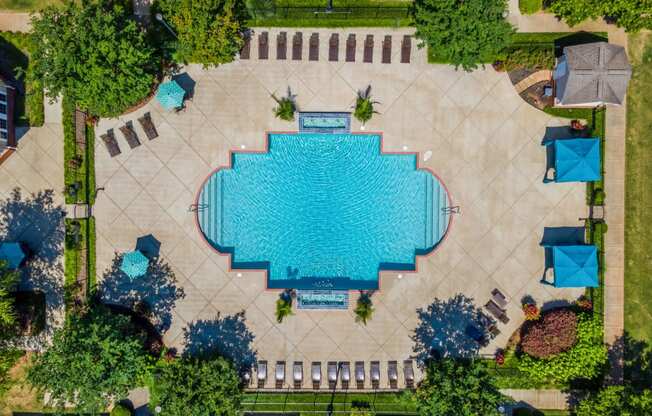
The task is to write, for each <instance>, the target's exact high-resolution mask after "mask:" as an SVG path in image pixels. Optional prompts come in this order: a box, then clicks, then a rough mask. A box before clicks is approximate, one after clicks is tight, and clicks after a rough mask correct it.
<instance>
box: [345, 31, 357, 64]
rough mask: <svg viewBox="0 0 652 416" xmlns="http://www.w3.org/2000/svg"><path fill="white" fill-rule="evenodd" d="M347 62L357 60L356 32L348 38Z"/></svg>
mask: <svg viewBox="0 0 652 416" xmlns="http://www.w3.org/2000/svg"><path fill="white" fill-rule="evenodd" d="M346 62H355V34H354V33H351V34H350V35H349V37H348V38H347V39H346Z"/></svg>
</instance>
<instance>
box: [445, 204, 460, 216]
mask: <svg viewBox="0 0 652 416" xmlns="http://www.w3.org/2000/svg"><path fill="white" fill-rule="evenodd" d="M441 211H442V212H443V213H444V214H459V213H460V206H459V205H457V206H454V207H444V208H442V209H441Z"/></svg>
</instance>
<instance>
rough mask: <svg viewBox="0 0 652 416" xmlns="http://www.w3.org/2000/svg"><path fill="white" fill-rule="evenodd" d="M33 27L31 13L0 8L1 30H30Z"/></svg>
mask: <svg viewBox="0 0 652 416" xmlns="http://www.w3.org/2000/svg"><path fill="white" fill-rule="evenodd" d="M31 28H32V23H31V21H30V16H29V13H21V12H10V11H1V10H0V31H2V32H7V31H10V32H29V31H30V29H31Z"/></svg>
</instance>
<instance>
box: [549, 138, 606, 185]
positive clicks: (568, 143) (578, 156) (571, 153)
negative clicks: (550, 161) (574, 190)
mask: <svg viewBox="0 0 652 416" xmlns="http://www.w3.org/2000/svg"><path fill="white" fill-rule="evenodd" d="M554 143H555V181H556V182H590V181H597V180H600V178H601V177H602V175H601V174H600V171H601V169H600V139H598V138H590V139H558V140H555V142H554Z"/></svg>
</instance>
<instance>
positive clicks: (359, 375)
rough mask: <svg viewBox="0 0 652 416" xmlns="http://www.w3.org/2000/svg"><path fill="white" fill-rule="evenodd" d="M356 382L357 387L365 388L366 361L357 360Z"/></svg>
mask: <svg viewBox="0 0 652 416" xmlns="http://www.w3.org/2000/svg"><path fill="white" fill-rule="evenodd" d="M355 383H356V386H357V388H359V389H364V361H356V362H355Z"/></svg>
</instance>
